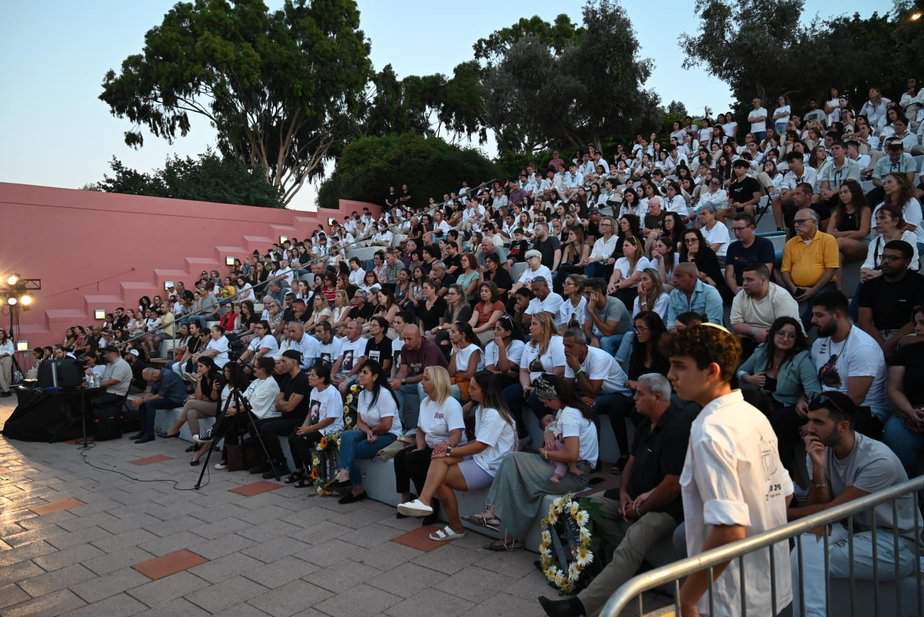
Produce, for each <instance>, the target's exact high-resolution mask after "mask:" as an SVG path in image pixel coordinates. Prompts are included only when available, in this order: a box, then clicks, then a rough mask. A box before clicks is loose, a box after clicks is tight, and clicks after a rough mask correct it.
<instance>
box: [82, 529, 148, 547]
mask: <svg viewBox="0 0 924 617" xmlns="http://www.w3.org/2000/svg"><path fill="white" fill-rule="evenodd" d="M158 539H159V538H158V537H157V536H155V535H154V534H153V533H151V532H150V531H148V530H146V529H132V530H131V531H124V532H122V533H117V534H115V535H110V536H108V537H106V538H102V539H100V540H94V541H93V542H91V544H93V546H95V547H96V548H98V549H100V550H101V551H103V552H106V553H117V552H119V551H121V550H124V549H127V548H132V547H135V546H138V545H140V544H144V543H147V542H153V541H155V540H158Z"/></svg>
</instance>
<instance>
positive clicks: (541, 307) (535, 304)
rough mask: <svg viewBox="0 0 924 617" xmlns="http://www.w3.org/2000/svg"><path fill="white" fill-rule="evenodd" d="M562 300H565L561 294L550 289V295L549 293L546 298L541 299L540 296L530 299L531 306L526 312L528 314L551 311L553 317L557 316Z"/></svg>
mask: <svg viewBox="0 0 924 617" xmlns="http://www.w3.org/2000/svg"><path fill="white" fill-rule="evenodd" d="M562 302H563V300H562V297H561V296H559V295H558V294H557V293H555V292H554V291H550V292H549V295H547V296H546V297H545V299H544V300H540V299H539V298H538V297H536V298H533V299H532V300H530V301H529V306H527V307H526V311H525V312H526V314H527V315H538V314H539V313H550V314H551V315H552V316H553V317H557V316H558V311H559V309H560V308H561V305H562Z"/></svg>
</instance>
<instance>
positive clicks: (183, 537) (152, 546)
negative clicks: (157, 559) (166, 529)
mask: <svg viewBox="0 0 924 617" xmlns="http://www.w3.org/2000/svg"><path fill="white" fill-rule="evenodd" d="M201 541H202V538H201V537H199V536H197V535H196V534H194V533H190V532H188V531H186V532H182V533H177V534H173V535H170V536H167V537H165V538H157V539H154V540H149V541H147V542H144V543H143V544H139V545H138V548H140V549H142V550H145V551H147V552H149V553H152V554H154V555H166V554H167V553H172V552H173V551H177V550H180V549H184V548H187V547H189V546H192V545H193V544H197V543H199V542H201ZM203 556H204V555H203Z"/></svg>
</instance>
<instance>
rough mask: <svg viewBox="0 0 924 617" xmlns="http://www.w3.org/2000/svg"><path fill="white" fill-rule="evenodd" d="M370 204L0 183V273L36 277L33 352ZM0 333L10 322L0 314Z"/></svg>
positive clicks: (29, 314)
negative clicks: (75, 327) (251, 201)
mask: <svg viewBox="0 0 924 617" xmlns="http://www.w3.org/2000/svg"><path fill="white" fill-rule="evenodd" d="M364 207H369V208H370V209H372V210H373V212H376V213H377V212H378V211H379V207H378V206H377V205H375V204H367V203H363V202H356V201H347V200H341V202H340V208H339V209H338V210H336V211H335V210H323V211H321V212H319V213H312V212H302V211H296V210H281V209H272V208H256V207H251V206H238V205H231V204H217V203H209V202H200V201H188V200H180V199H164V198H157V197H139V196H135V195H120V194H113V193H96V192H91V191H77V190H70V189H59V188H50V187H42V186H32V185H24V184H9V183H0V275H3V277H4V278H5V277H6V275H7V273H10V272H16V273H18V274H20V275H21V276H24V277H29V278H41V279H42V291H40V292H38V293H36V294H35V300H36V302H35V305H34V307H33V308H32V309H31V310H29V311H26V312H23V314H22V325H23V329H22V331H23V336H24V337H26V338H28V339H29V343H30V345H36V344H49V341H54V342H57V341H59V340H61V338H62V337H63V331H64V329H65V328H66V327H67V326H68V325H72V324H89V323H91V322H92V321H93V309H95V308H105V309H107V310H109V309H112V308H114V307H115V306H117V305H120V304H124V305H125V306H132V305H135V304H136V302H137V299H138V298H139V297H140V296H142V295H152V294H156V293H159V292H160V291H161V290H162V289H163V282H164V281H165V280H173V281H177V280H182V281H184V282H186V283H187V284H189V283H192V282H193V280H194V278H195V277H196V276H197V275H198V274H199V272H200V271H201V270H212V269H217V270H219V271H220V272H224V271H225V267H224V259H225V257H226V256H236V257H242V256H244V255H247V254H249V253H250V252H252V251H253V250H254V249H258V250H261V251H263V250H265V249H266V248H267V247H268V246H269V245H270V244H272V243H273V242H276V241H277V240H278V238H279V236H280V235H285V236H288V237H290V238H292V237H296V238H305V237H306V236H308V235H309V234H310V233H311V232H312V231H313V230H314V229H316V228H317V226H318V225H324V226H326V224H327V219H328V217H331V216H334V217H336V218H337V219H338V220H342V219H343V217H344V216H345V215H347V214H350V213H352V212H354V211H356V210H362V208H364ZM0 319H3V320H4V324H2V325H0V327H5V325H6V320H7V319H8V316H6V315H4V316H0Z"/></svg>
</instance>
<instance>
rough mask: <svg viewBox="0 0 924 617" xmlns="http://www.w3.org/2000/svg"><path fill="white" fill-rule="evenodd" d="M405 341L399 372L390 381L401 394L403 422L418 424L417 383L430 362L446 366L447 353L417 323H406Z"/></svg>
mask: <svg viewBox="0 0 924 617" xmlns="http://www.w3.org/2000/svg"><path fill="white" fill-rule="evenodd" d="M401 338H402V339H404V345H403V346H402V347H401V353H400V363H399V364H400V366H399V368H398V375H397V376H396V377H393V378H392V379H391V380H389V385H390V386H391V389H392V390H393V391H394V393H395V395H396V396H397V398H398V406H399V407H400V411H401V426H415V427H416V426H417V416H418V414H419V412H420V396H419V394H418V385H420V382H421V381H422V380H423V371H424V369H425V368H426V367H428V366H442V367H445V366H446V356H444V355H443V352H442V351H440V348H439V347H438V346H437V345H436V343H434V342H433V341H431V340H430V339H428V338H426V337H424V335H423V333H422V332H421V331H420V326H418V325H417V324H408V325H406V326H404V331H403V332H402V333H401Z"/></svg>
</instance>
